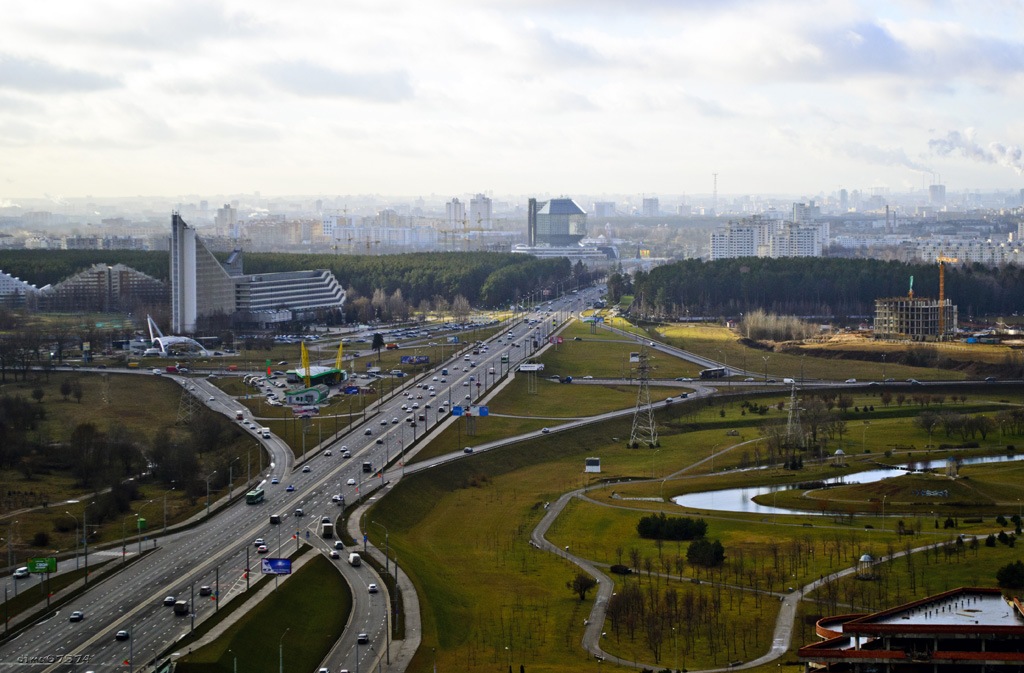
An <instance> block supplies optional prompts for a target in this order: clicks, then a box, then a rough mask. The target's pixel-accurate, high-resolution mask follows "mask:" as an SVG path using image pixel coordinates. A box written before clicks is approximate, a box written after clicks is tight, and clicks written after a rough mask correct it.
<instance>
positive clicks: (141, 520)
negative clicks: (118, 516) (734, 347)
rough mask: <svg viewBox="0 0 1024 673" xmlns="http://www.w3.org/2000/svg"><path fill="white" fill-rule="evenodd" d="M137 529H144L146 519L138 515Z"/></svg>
mask: <svg viewBox="0 0 1024 673" xmlns="http://www.w3.org/2000/svg"><path fill="white" fill-rule="evenodd" d="M139 530H146V520H145V519H143V518H142V517H141V516H140V517H139Z"/></svg>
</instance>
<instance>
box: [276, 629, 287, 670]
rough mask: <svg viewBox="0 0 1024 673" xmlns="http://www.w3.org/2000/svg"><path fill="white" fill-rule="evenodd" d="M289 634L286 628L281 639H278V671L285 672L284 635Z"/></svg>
mask: <svg viewBox="0 0 1024 673" xmlns="http://www.w3.org/2000/svg"><path fill="white" fill-rule="evenodd" d="M286 635H288V629H285V630H284V633H282V634H281V639H280V640H278V641H277V671H278V673H284V637H285V636H286Z"/></svg>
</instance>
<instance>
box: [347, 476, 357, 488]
mask: <svg viewBox="0 0 1024 673" xmlns="http://www.w3.org/2000/svg"><path fill="white" fill-rule="evenodd" d="M345 483H346V484H348V485H349V486H355V485H356V480H355V479H353V478H352V477H349V478H348V481H346V482H345Z"/></svg>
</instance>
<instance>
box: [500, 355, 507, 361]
mask: <svg viewBox="0 0 1024 673" xmlns="http://www.w3.org/2000/svg"><path fill="white" fill-rule="evenodd" d="M501 361H502V362H505V363H507V362H508V355H502V356H501Z"/></svg>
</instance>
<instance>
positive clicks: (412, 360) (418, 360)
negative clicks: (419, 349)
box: [400, 355, 430, 365]
mask: <svg viewBox="0 0 1024 673" xmlns="http://www.w3.org/2000/svg"><path fill="white" fill-rule="evenodd" d="M400 362H401V363H402V364H403V365H427V364H430V356H429V355H403V356H402V357H401V358H400Z"/></svg>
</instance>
